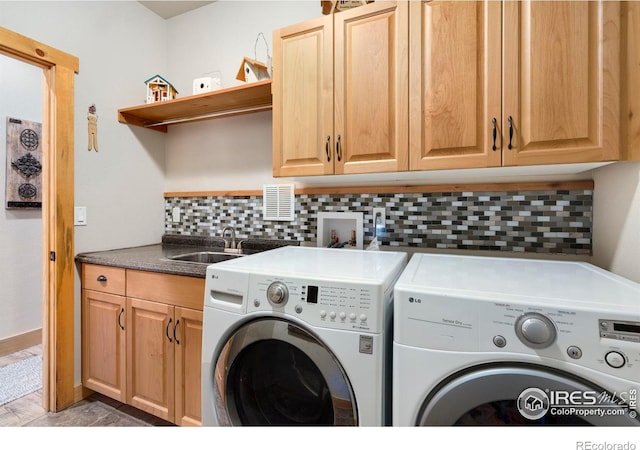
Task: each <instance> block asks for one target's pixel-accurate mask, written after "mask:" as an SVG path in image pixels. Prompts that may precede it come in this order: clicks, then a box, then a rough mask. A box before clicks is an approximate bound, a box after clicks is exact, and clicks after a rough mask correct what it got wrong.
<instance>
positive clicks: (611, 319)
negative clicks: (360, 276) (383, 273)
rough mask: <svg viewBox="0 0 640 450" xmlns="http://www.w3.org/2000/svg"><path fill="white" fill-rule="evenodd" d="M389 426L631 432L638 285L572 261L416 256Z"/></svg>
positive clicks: (396, 354)
mask: <svg viewBox="0 0 640 450" xmlns="http://www.w3.org/2000/svg"><path fill="white" fill-rule="evenodd" d="M394 310H395V315H394V343H393V390H392V392H393V394H392V395H393V413H392V414H393V425H394V426H415V425H436V426H446V425H489V424H491V425H502V424H518V425H539V424H542V425H544V424H546V425H552V424H560V425H587V424H591V425H636V426H637V425H639V424H640V422H638V417H637V415H638V403H637V401H638V399H637V397H638V393H639V392H640V285H639V284H636V283H633V282H631V281H629V280H627V279H624V278H622V277H619V276H616V275H614V274H612V273H610V272H607V271H605V270H602V269H599V268H597V267H595V266H593V265H590V264H587V263H581V262H568V261H549V260H533V259H523V258H518V259H512V258H493V257H468V256H454V255H441V254H414V255H413V256H412V258H411V260H410V261H409V263H408V264H407V267H406V268H405V270H404V272H403V274H402V275H401V277H400V278H399V280H398V282H397V283H396V287H395V300H394Z"/></svg>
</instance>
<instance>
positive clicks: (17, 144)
mask: <svg viewBox="0 0 640 450" xmlns="http://www.w3.org/2000/svg"><path fill="white" fill-rule="evenodd" d="M5 192H6V193H5V197H6V208H7V209H20V208H41V207H42V124H41V123H39V122H32V121H29V120H21V119H15V118H12V117H7V177H6V191H5Z"/></svg>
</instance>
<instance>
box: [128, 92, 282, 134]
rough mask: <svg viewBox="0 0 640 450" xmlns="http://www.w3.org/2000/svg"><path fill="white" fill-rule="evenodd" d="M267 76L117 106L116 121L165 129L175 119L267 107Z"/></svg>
mask: <svg viewBox="0 0 640 450" xmlns="http://www.w3.org/2000/svg"><path fill="white" fill-rule="evenodd" d="M271 104H272V101H271V80H264V81H258V82H256V83H251V84H245V85H241V86H234V87H231V88H227V89H220V90H217V91H213V92H207V93H204V94H198V95H192V96H189V97H182V98H177V99H175V100H169V101H166V102H159V103H151V104H146V105H140V106H133V107H131V108H123V109H119V110H118V122H120V123H126V124H129V125H136V126H139V127H144V128H151V129H153V130H157V131H162V132H164V133H166V132H167V129H168V126H169V125H171V124H175V123H183V122H194V121H199V120H210V119H218V118H222V117H230V116H237V115H240V114H250V113H255V112H260V111H268V110H270V109H271Z"/></svg>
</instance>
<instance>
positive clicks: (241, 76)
mask: <svg viewBox="0 0 640 450" xmlns="http://www.w3.org/2000/svg"><path fill="white" fill-rule="evenodd" d="M269 78H271V77H270V76H269V70H268V68H267V66H266V65H264V64H263V63H261V62H260V61H256V60H255V59H251V58H247V57H246V56H245V58H244V59H243V60H242V64H241V65H240V69H238V73H237V74H236V80H240V81H244V82H245V83H254V82H256V81H260V80H268V79H269Z"/></svg>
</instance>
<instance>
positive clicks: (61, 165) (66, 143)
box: [0, 27, 79, 412]
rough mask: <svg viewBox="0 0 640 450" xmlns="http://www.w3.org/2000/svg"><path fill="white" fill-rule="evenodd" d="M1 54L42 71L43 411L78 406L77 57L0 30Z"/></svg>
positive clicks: (1, 28)
mask: <svg viewBox="0 0 640 450" xmlns="http://www.w3.org/2000/svg"><path fill="white" fill-rule="evenodd" d="M0 53H1V54H4V55H6V56H9V57H12V58H15V59H18V60H20V61H23V62H26V63H29V64H32V65H35V66H37V67H40V68H41V69H42V72H43V77H42V107H43V110H42V118H43V120H42V122H43V123H42V125H43V126H42V130H43V139H42V141H43V164H42V165H43V183H42V189H43V202H42V278H43V279H42V286H43V321H42V353H43V367H42V373H43V377H42V378H43V383H42V406H43V408H44V409H45V410H46V411H54V412H55V411H60V410H62V409H64V408H66V407H68V406H70V405H72V404H73V403H74V401H75V400H74V359H75V358H74V330H75V326H74V309H75V308H74V303H75V301H74V300H75V286H74V281H75V280H74V276H75V272H74V268H75V264H74V236H73V234H74V228H73V202H74V196H73V194H74V81H75V74H77V73H78V72H79V61H78V58H76V57H75V56H72V55H69V54H67V53H64V52H62V51H60V50H57V49H55V48H53V47H50V46H48V45H45V44H42V43H40V42H37V41H35V40H33V39H30V38H28V37H26V36H23V35H20V34H18V33H15V32H13V31H10V30H8V29H6V28H3V27H0Z"/></svg>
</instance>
